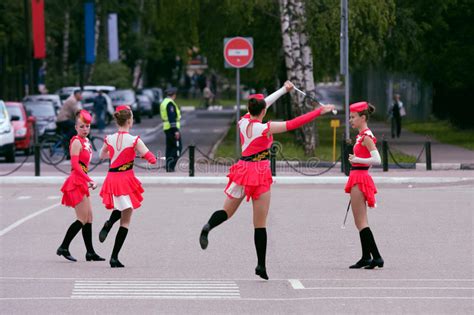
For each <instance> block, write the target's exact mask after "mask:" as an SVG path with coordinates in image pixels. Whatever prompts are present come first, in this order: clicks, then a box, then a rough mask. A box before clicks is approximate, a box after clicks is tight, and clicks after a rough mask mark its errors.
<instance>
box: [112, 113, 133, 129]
mask: <svg viewBox="0 0 474 315" xmlns="http://www.w3.org/2000/svg"><path fill="white" fill-rule="evenodd" d="M114 118H115V122H116V123H117V125H119V126H120V127H123V126H125V124H126V123H127V121H128V120H129V119H130V118H132V112H131V111H129V110H121V111H118V112H115V113H114Z"/></svg>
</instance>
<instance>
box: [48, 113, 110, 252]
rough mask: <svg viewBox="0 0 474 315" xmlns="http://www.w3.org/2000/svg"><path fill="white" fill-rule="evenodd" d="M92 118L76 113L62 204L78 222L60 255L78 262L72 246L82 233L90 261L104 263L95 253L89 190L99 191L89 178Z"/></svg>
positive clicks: (60, 249) (69, 234)
mask: <svg viewBox="0 0 474 315" xmlns="http://www.w3.org/2000/svg"><path fill="white" fill-rule="evenodd" d="M91 120H92V118H91V116H90V114H89V112H87V111H85V110H80V111H78V112H77V114H76V124H75V128H76V131H77V135H76V136H74V137H73V138H72V139H71V145H70V148H71V149H70V150H71V174H70V175H69V177H68V178H67V179H66V181H65V182H64V184H63V186H62V187H61V192H62V193H63V198H62V200H61V203H62V204H63V205H65V206H66V207H71V208H74V210H75V211H76V221H74V223H72V224H71V226H70V227H69V229H68V230H67V232H66V236H65V237H64V240H63V242H62V244H61V245H60V246H59V248H58V250H57V251H56V254H57V255H59V256H64V258H66V259H68V260H71V261H77V260H76V258H74V257H73V256H72V255H71V253H70V252H69V244H70V243H71V241H72V239H73V238H74V237H75V236H76V235H77V233H79V231H80V230H82V237H83V238H84V243H85V245H86V250H87V252H86V260H87V261H91V260H93V261H102V260H105V259H104V258H102V257H100V256H99V255H97V254H96V252H95V251H94V247H93V245H92V207H91V201H90V198H89V189H91V188H92V189H96V188H97V185H96V183H95V182H94V181H93V180H92V179H91V178H90V177H89V176H88V175H87V172H88V167H89V162H90V160H91V157H92V150H91V143H90V142H89V139H88V138H87V136H88V135H89V131H90V124H91Z"/></svg>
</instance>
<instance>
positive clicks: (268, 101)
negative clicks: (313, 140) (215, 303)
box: [199, 81, 334, 280]
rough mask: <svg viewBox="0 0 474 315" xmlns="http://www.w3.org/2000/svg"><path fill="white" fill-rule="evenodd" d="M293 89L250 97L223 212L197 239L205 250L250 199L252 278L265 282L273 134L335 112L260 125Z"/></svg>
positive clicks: (214, 216)
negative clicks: (254, 254) (212, 235)
mask: <svg viewBox="0 0 474 315" xmlns="http://www.w3.org/2000/svg"><path fill="white" fill-rule="evenodd" d="M292 89H293V84H292V83H291V82H289V81H287V82H285V84H284V86H283V87H282V88H280V89H279V90H278V91H276V92H274V93H273V94H271V95H270V96H268V97H267V98H264V96H263V94H253V95H249V100H248V106H247V107H248V113H247V114H246V115H244V116H243V117H242V119H241V120H240V121H239V123H238V127H239V130H240V138H241V139H242V157H241V158H240V160H239V161H238V162H237V163H235V164H234V165H232V166H231V168H230V171H229V175H227V177H229V181H228V184H227V186H226V188H225V190H224V192H225V194H226V195H227V197H226V199H225V201H224V205H223V207H222V210H218V211H216V212H214V213H213V214H212V215H211V217H210V219H209V221H208V222H207V223H206V224H205V225H204V227H203V228H202V231H201V234H200V237H199V242H200V245H201V248H202V249H206V248H207V246H208V234H209V231H211V230H212V229H213V228H215V227H216V226H218V225H219V224H221V223H223V222H224V221H226V220H228V219H230V218H231V217H232V215H233V214H234V213H235V212H236V211H237V209H238V207H239V206H240V204H241V202H242V200H243V199H244V198H246V200H247V201H249V200H250V199H252V204H253V224H254V242H255V248H256V251H257V260H258V264H257V267H256V269H255V274H256V275H258V276H260V277H261V278H263V279H266V280H268V275H267V271H266V262H265V260H266V250H267V230H266V225H267V222H266V221H267V215H268V211H269V207H270V186H271V185H272V183H273V180H272V173H271V170H270V161H269V155H270V152H269V149H270V147H271V145H272V142H273V134H277V133H283V132H286V131H290V130H294V129H296V128H299V127H301V126H303V125H304V124H307V123H309V122H311V121H313V120H314V119H315V118H316V117H318V116H319V115H321V114H325V113H327V112H330V111H331V110H333V109H334V105H327V106H324V107H321V108H318V109H316V110H313V111H311V112H309V113H307V114H304V115H301V116H299V117H296V118H294V119H292V120H289V121H283V122H267V123H262V120H263V118H264V116H265V114H266V111H267V108H268V107H269V106H271V105H272V104H273V103H274V102H275V101H276V100H277V99H278V98H279V97H281V96H282V95H284V94H285V93H287V92H288V91H291V90H292Z"/></svg>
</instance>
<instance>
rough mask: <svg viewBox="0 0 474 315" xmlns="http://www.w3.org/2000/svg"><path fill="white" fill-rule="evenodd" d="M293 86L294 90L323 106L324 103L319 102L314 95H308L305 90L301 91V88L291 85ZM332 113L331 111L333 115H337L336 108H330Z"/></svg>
mask: <svg viewBox="0 0 474 315" xmlns="http://www.w3.org/2000/svg"><path fill="white" fill-rule="evenodd" d="M293 88H294V89H295V90H296V91H298V92H300V93H301V94H302V95H303V96H304V97H307V98H309V99H310V100H312V101H313V102H315V103H317V104H318V105H319V106H324V104H321V103H320V102H319V101H318V100H317V99H315V98H314V97H311V96H308V95H307V94H306V93H305V92H303V91H301V90H300V89H298V88H297V87H296V86H294V85H293ZM332 113H333V114H334V115H337V109H333V110H332Z"/></svg>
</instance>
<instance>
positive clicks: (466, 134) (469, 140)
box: [404, 120, 474, 150]
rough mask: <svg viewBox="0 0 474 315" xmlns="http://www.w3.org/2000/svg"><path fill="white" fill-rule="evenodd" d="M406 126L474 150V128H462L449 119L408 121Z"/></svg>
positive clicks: (444, 141)
mask: <svg viewBox="0 0 474 315" xmlns="http://www.w3.org/2000/svg"><path fill="white" fill-rule="evenodd" d="M404 127H406V128H407V129H408V130H410V131H412V132H415V133H418V134H422V135H426V136H429V137H431V138H433V139H436V140H438V141H439V142H442V143H447V144H453V145H458V146H461V147H463V148H466V149H469V150H474V140H473V139H474V130H473V129H471V130H460V129H458V128H456V127H455V126H453V125H452V124H451V123H450V122H449V121H445V120H438V121H428V122H413V121H412V122H410V121H408V122H406V123H404Z"/></svg>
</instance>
